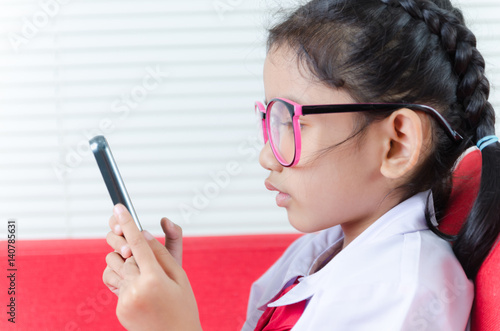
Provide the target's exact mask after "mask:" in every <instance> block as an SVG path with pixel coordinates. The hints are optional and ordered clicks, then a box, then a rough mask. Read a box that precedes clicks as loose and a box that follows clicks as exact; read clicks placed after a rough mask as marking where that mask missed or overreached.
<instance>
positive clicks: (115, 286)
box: [102, 267, 122, 295]
mask: <svg viewBox="0 0 500 331" xmlns="http://www.w3.org/2000/svg"><path fill="white" fill-rule="evenodd" d="M102 281H103V283H104V284H105V285H106V286H107V287H108V288H109V290H110V291H111V292H113V293H114V294H116V295H119V294H120V286H121V281H122V279H121V277H120V276H118V274H117V273H116V272H114V270H113V269H111V268H110V267H106V268H105V269H104V272H103V273H102Z"/></svg>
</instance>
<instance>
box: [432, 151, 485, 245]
mask: <svg viewBox="0 0 500 331" xmlns="http://www.w3.org/2000/svg"><path fill="white" fill-rule="evenodd" d="M481 167H482V158H481V152H480V151H479V150H474V151H472V152H470V153H469V154H467V155H466V156H465V157H464V158H463V159H462V161H461V162H460V163H459V165H458V166H457V168H456V170H455V172H454V173H453V189H452V192H451V196H450V201H449V202H448V206H449V207H448V209H447V211H446V216H445V217H444V218H443V220H441V222H440V225H439V229H440V230H441V231H442V232H444V233H447V234H453V235H455V234H457V233H458V232H459V231H460V228H461V227H462V224H463V222H464V221H465V218H466V217H467V215H468V214H469V210H470V209H471V208H472V205H473V204H474V200H475V198H476V196H477V193H478V191H479V184H480V181H481Z"/></svg>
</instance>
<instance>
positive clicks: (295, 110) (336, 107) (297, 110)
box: [255, 98, 464, 168]
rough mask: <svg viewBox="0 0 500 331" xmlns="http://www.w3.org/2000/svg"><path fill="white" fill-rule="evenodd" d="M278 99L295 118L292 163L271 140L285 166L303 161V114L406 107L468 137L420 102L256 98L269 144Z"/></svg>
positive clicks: (451, 133)
mask: <svg viewBox="0 0 500 331" xmlns="http://www.w3.org/2000/svg"><path fill="white" fill-rule="evenodd" d="M276 101H280V102H282V103H283V104H284V105H285V106H286V108H287V110H288V111H289V112H290V117H291V118H292V123H293V136H294V143H295V153H294V156H293V160H292V162H290V163H288V162H286V161H285V160H284V159H282V157H281V155H280V153H278V151H276V149H275V148H276V147H275V146H274V143H270V145H271V149H272V151H273V154H274V156H275V157H276V159H277V160H278V162H279V163H280V164H281V165H282V166H284V167H287V168H288V167H293V166H295V165H296V164H297V163H299V160H300V154H301V151H302V142H301V130H300V123H299V117H300V116H306V115H314V114H333V113H357V112H364V111H396V110H399V109H402V108H408V109H411V110H414V111H422V112H424V113H426V114H428V115H430V116H431V117H432V118H434V120H436V121H437V122H438V124H439V125H440V126H441V127H442V128H443V129H444V131H445V133H446V134H447V135H448V136H449V137H450V139H452V140H454V141H455V142H460V141H462V140H463V139H464V138H463V137H462V136H461V135H460V134H459V133H458V132H457V131H456V130H454V129H453V128H452V127H451V125H450V123H449V122H448V121H447V120H446V119H445V118H444V117H443V115H441V114H440V113H439V112H438V111H437V110H436V109H434V108H432V107H430V106H426V105H420V104H413V103H353V104H330V105H301V104H299V103H296V102H294V101H291V100H288V99H284V98H274V99H272V100H270V101H269V102H268V103H267V105H264V104H263V103H261V102H259V101H256V102H255V112H256V113H257V114H260V116H261V119H262V132H263V136H264V137H263V138H264V143H267V141H268V140H269V137H270V134H269V132H268V130H269V129H268V128H270V125H269V121H270V119H269V117H267V116H266V114H267V111H268V109H269V107H271V106H272V104H273V103H275V102H276Z"/></svg>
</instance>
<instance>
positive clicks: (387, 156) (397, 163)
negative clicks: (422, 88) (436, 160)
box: [380, 108, 424, 179]
mask: <svg viewBox="0 0 500 331" xmlns="http://www.w3.org/2000/svg"><path fill="white" fill-rule="evenodd" d="M383 127H384V133H385V136H384V149H385V150H384V156H383V157H384V158H383V160H382V165H381V168H380V171H381V173H382V175H384V176H385V177H387V178H391V179H396V178H400V177H402V176H404V175H406V174H407V173H408V172H409V171H411V170H412V169H414V168H415V166H416V165H417V163H418V160H419V156H420V153H421V151H422V144H423V131H424V128H423V123H422V120H421V118H420V116H419V115H418V114H417V113H416V112H414V111H413V110H410V109H407V108H403V109H400V110H398V111H396V112H394V113H392V114H391V116H390V117H388V118H386V119H385V120H384V123H383Z"/></svg>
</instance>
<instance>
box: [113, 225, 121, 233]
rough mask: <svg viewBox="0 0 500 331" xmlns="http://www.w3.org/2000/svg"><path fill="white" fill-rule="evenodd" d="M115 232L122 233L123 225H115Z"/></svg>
mask: <svg viewBox="0 0 500 331" xmlns="http://www.w3.org/2000/svg"><path fill="white" fill-rule="evenodd" d="M114 232H115V234H117V235H121V234H122V227H121V226H120V224H116V225H115V229H114Z"/></svg>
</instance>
